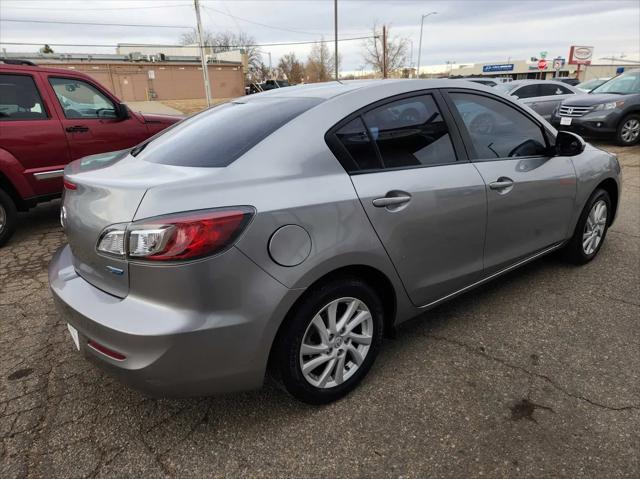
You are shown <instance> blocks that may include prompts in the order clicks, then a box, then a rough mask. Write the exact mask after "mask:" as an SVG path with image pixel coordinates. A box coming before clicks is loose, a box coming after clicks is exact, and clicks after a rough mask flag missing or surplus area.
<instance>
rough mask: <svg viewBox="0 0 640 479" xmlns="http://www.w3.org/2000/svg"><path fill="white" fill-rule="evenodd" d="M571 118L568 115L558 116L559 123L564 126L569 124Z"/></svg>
mask: <svg viewBox="0 0 640 479" xmlns="http://www.w3.org/2000/svg"><path fill="white" fill-rule="evenodd" d="M571 120H572V118H570V117H568V116H562V117H560V124H561V125H564V126H569V125H571Z"/></svg>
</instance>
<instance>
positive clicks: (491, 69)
mask: <svg viewBox="0 0 640 479" xmlns="http://www.w3.org/2000/svg"><path fill="white" fill-rule="evenodd" d="M510 71H513V63H500V64H498V65H484V66H483V67H482V73H495V72H510Z"/></svg>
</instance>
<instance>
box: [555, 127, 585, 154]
mask: <svg viewBox="0 0 640 479" xmlns="http://www.w3.org/2000/svg"><path fill="white" fill-rule="evenodd" d="M585 146H586V143H585V141H584V140H583V139H582V137H580V136H578V135H576V134H575V133H571V132H570V131H559V132H558V135H557V136H556V155H558V156H576V155H579V154H580V153H582V152H583V151H584V148H585Z"/></svg>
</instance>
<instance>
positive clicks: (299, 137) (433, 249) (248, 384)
mask: <svg viewBox="0 0 640 479" xmlns="http://www.w3.org/2000/svg"><path fill="white" fill-rule="evenodd" d="M462 83H463V82H458V81H454V82H452V81H448V80H442V81H440V80H408V81H407V80H386V81H373V82H345V84H338V83H329V84H320V85H308V86H301V87H289V88H283V89H278V90H272V91H269V92H265V93H261V94H258V95H255V96H256V97H260V96H267V95H268V96H272V97H275V96H285V97H286V96H293V97H295V96H315V97H317V98H324V99H325V101H324V102H322V103H320V104H318V105H317V106H315V107H313V108H311V109H309V110H308V111H306V112H304V113H302V114H301V115H300V116H298V117H296V118H295V119H294V120H293V121H291V122H289V123H287V124H285V125H284V126H282V127H281V128H279V129H278V130H276V131H275V132H273V133H272V134H271V135H269V136H268V137H266V138H265V139H264V140H262V141H261V142H259V143H258V144H256V145H255V146H254V147H253V148H251V149H250V150H249V151H247V152H246V153H244V154H243V155H242V156H241V157H240V158H238V159H237V160H236V161H234V162H232V163H231V164H229V165H228V166H226V167H223V168H193V167H176V166H168V165H160V164H155V163H149V162H145V161H142V160H139V159H136V158H134V157H131V156H125V155H120V156H119V157H118V158H117V159H114V161H113V162H112V163H111V164H108V165H107V164H104V165H102V166H101V167H100V169H87V168H85V169H82V168H80V167H79V165H81V162H82V161H83V160H79V162H75V163H73V164H72V165H70V166H69V167H67V170H66V175H65V177H66V179H67V180H69V181H73V182H76V183H77V184H78V190H77V191H71V192H67V194H66V195H65V198H64V206H65V208H66V210H67V217H68V224H67V228H66V230H67V234H68V236H69V242H70V245H71V248H69V247H65V248H63V249H62V250H60V251H59V252H58V253H57V254H56V256H55V257H54V258H53V260H52V262H51V264H50V267H49V279H50V284H51V289H52V291H53V293H54V297H55V298H56V300H57V303H58V304H60V308H61V310H62V311H63V314H64V317H65V320H66V321H68V322H69V323H70V324H72V325H73V326H74V327H75V328H76V329H78V331H79V333H80V336H81V338H84V341H85V343H86V340H87V338H93V339H94V340H96V341H98V342H100V343H101V344H104V345H105V346H107V347H109V348H112V349H113V350H114V351H120V352H122V353H123V354H125V355H126V356H127V359H126V360H124V361H121V362H116V361H114V360H112V359H109V358H107V357H106V356H104V355H101V354H100V353H99V352H96V351H95V350H92V349H91V348H88V347H86V344H85V343H83V344H82V350H83V352H84V353H85V354H87V355H89V356H92V357H94V358H99V359H100V363H101V364H104V365H107V366H109V367H110V368H111V369H112V370H114V371H115V372H116V374H118V375H119V376H120V377H123V378H124V380H125V381H128V382H129V383H131V384H134V385H136V386H138V387H141V388H143V389H146V390H149V391H152V392H156V393H159V394H168V395H184V394H188V395H192V394H207V393H214V392H215V393H217V392H224V391H232V390H241V389H250V388H254V387H259V386H260V384H261V383H262V380H263V378H264V373H265V369H266V365H267V359H268V357H269V353H270V350H271V346H272V344H273V340H274V338H275V336H276V333H277V331H278V328H279V327H280V325H281V324H282V321H283V320H284V319H285V317H286V315H287V313H288V311H289V310H290V309H291V307H292V305H293V304H294V303H295V301H296V300H298V299H299V298H300V297H301V296H302V295H303V293H304V291H305V290H306V289H307V288H309V287H310V286H312V285H313V284H314V283H315V282H316V281H318V280H321V279H322V278H323V277H325V276H326V275H327V274H330V273H333V272H335V271H337V270H341V269H344V268H353V267H360V268H362V267H365V268H368V270H369V271H372V272H373V271H376V272H377V274H379V275H383V276H384V277H386V278H387V280H388V283H389V285H390V287H389V289H390V291H389V293H390V295H391V296H392V297H394V298H395V317H393V318H389V319H390V320H392V321H394V322H395V323H396V324H398V323H400V322H402V321H405V320H407V319H410V318H411V317H414V316H416V315H418V314H420V313H421V312H423V311H425V310H426V309H428V308H429V307H431V306H433V305H435V304H438V303H439V302H440V301H441V300H443V299H448V298H450V297H453V296H455V295H456V294H458V293H460V292H463V291H465V290H467V289H469V288H470V287H473V286H475V285H477V284H480V283H482V282H484V281H486V280H487V279H489V278H492V277H494V276H496V275H498V274H500V273H501V272H503V271H506V270H509V269H511V268H513V267H515V266H517V265H519V264H522V263H523V262H526V261H527V260H529V259H531V258H534V257H536V256H537V255H540V254H541V252H546V251H548V250H550V249H551V248H555V247H557V245H558V244H561V243H562V242H563V241H565V240H566V239H567V238H569V237H570V236H571V234H572V232H573V229H574V226H575V222H576V221H577V218H578V216H579V214H580V211H581V210H582V208H583V206H584V204H585V202H586V201H587V199H588V197H589V195H590V194H591V192H592V191H593V189H594V188H595V187H596V186H597V185H598V184H599V183H600V182H602V181H603V180H605V179H609V180H610V181H614V182H616V184H617V185H618V187H619V167H618V165H617V160H616V159H615V157H613V156H612V155H610V154H608V153H606V152H603V151H601V150H598V149H596V148H593V147H587V149H586V150H585V152H584V153H582V154H581V155H579V156H578V157H574V158H570V159H569V158H562V157H553V158H547V159H546V160H543V159H540V158H522V159H511V160H503V161H500V162H498V161H494V162H467V161H460V162H459V163H456V164H451V165H446V166H432V167H424V168H413V169H405V170H393V171H392V170H388V171H380V172H376V173H371V174H361V175H352V176H350V175H349V174H347V173H346V171H345V170H344V169H343V167H342V166H341V164H340V163H339V162H338V161H337V159H336V157H335V156H334V154H333V153H332V152H331V150H330V149H329V147H328V146H327V143H326V142H325V138H324V135H325V133H326V132H327V131H328V130H329V129H331V128H332V127H333V126H334V125H335V124H336V123H338V122H339V121H340V120H342V119H343V118H345V117H347V116H348V115H350V114H351V113H353V112H354V111H356V110H359V109H361V108H364V107H366V106H367V105H370V104H372V103H374V102H376V101H379V100H381V99H385V98H387V97H391V96H394V95H399V94H405V93H407V92H412V91H416V92H420V91H424V90H428V89H429V90H430V89H446V88H456V89H458V90H459V89H460V88H468V89H470V90H476V91H484V92H490V93H493V94H495V90H492V89H491V88H488V87H483V86H482V85H479V84H472V83H469V84H467V85H468V86H461V85H462ZM241 101H252V99H251V97H248V98H243V99H242V100H241ZM509 101H512V102H513V101H514V100H513V99H511V100H509ZM524 110H527V111H528V109H527V108H526V107H525V108H524ZM540 122H541V124H543V125H544V126H545V128H546V129H547V130H548V131H549V132H550V133H551V134H552V135H555V130H554V129H553V128H552V127H551V126H550V125H548V124H547V123H546V122H544V121H543V120H540ZM462 160H464V159H462ZM499 176H510V177H511V178H512V179H513V180H514V182H515V185H514V187H513V190H512V191H511V192H509V194H507V195H503V196H496V195H497V194H496V193H495V191H493V190H491V189H490V188H489V187H488V186H487V185H486V183H487V182H490V181H495V178H494V177H496V178H497V177H499ZM390 190H403V191H407V192H408V193H410V195H411V201H410V203H409V204H408V205H406V207H404V208H400V209H398V210H396V211H389V210H388V209H385V208H376V207H374V206H373V204H372V200H373V199H375V198H376V197H378V196H384V195H385V194H386V193H387V192H388V191H390ZM234 205H250V206H253V207H254V208H255V210H256V215H255V216H254V218H253V219H252V221H251V223H250V224H249V226H248V227H247V228H246V230H245V231H244V232H243V234H242V235H241V236H240V238H239V239H238V240H237V241H236V243H235V245H234V246H233V247H231V248H230V249H227V250H226V251H225V252H223V253H221V254H218V255H215V256H212V257H207V258H204V259H200V260H197V261H191V262H185V263H176V264H170V265H168V264H149V263H145V262H142V261H132V260H128V261H125V260H118V259H114V258H110V257H104V256H101V255H98V254H97V253H96V252H95V245H96V243H97V240H98V236H99V233H100V231H102V229H103V228H104V227H106V226H109V225H110V224H115V223H122V222H129V221H132V220H139V219H144V218H149V217H154V216H159V215H163V214H168V213H175V212H180V211H191V210H198V209H208V208H216V207H223V206H234ZM534 221H538V222H539V225H538V226H536V225H534V224H532V223H531V222H534ZM286 225H297V226H299V227H301V228H303V229H304V230H305V231H306V232H307V233H308V235H309V239H310V244H311V246H310V252H309V254H308V256H307V257H306V259H305V260H304V261H302V262H301V263H299V264H296V265H295V266H282V265H281V264H279V263H277V262H276V261H274V260H273V259H272V257H271V256H270V254H269V245H270V241H271V239H272V237H273V235H274V233H275V232H276V231H277V230H278V229H279V228H281V227H283V226H286ZM282 246H283V245H280V248H279V251H283V250H286V248H282ZM485 249H486V250H487V252H488V253H489V254H488V255H486V254H483V250H485ZM76 256H77V257H76ZM83 265H90V266H91V267H92V268H93V270H95V271H91V270H88V271H87V270H85V268H84V266H83ZM106 266H121V267H122V268H124V269H126V273H125V274H123V275H122V276H116V275H111V273H109V272H108V271H106V269H104V271H103V269H101V268H103V267H106ZM110 275H111V276H110ZM83 278H84V279H83ZM81 342H82V341H81Z"/></svg>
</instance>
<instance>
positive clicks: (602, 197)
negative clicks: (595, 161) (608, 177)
mask: <svg viewBox="0 0 640 479" xmlns="http://www.w3.org/2000/svg"><path fill="white" fill-rule="evenodd" d="M599 201H604V203H605V204H606V206H607V212H606V214H607V217H606V221H605V224H604V231H603V232H602V237H601V239H600V241H599V243H598V245H597V246H596V247H595V249H594V250H593V251H591V252H589V253H587V252H586V251H585V248H584V247H583V243H582V242H583V235H584V234H585V226H586V224H587V219H588V218H589V214H590V213H591V210H592V208H593V206H594V205H595V204H596V203H598V202H599ZM612 213H613V210H612V209H611V198H610V197H609V193H607V192H606V191H605V190H603V189H601V188H598V189H597V190H595V191H594V192H593V194H592V195H591V197H590V198H589V201H587V204H586V205H585V207H584V209H583V210H582V213H581V214H580V219H579V220H578V224H577V225H576V229H575V231H574V233H573V236H572V237H571V240H569V242H568V243H567V245H566V246H565V247H564V256H565V258H566V259H567V260H568V261H569V262H571V263H573V264H577V265H582V264H586V263H588V262H589V261H591V260H592V259H593V258H595V257H596V255H597V254H598V252H599V251H600V248H602V245H603V243H604V240H605V238H606V236H607V230H608V229H609V224H610V223H611V214H612Z"/></svg>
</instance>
